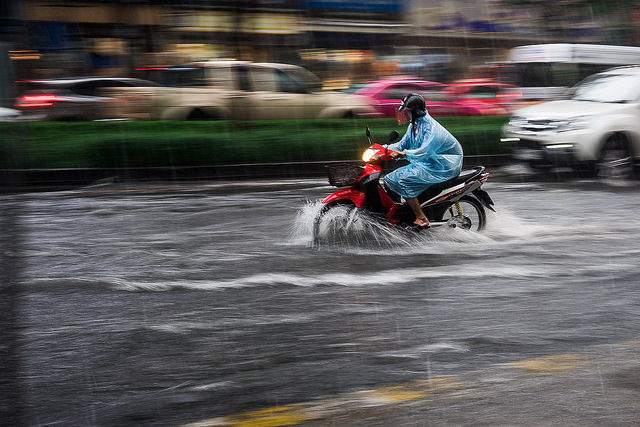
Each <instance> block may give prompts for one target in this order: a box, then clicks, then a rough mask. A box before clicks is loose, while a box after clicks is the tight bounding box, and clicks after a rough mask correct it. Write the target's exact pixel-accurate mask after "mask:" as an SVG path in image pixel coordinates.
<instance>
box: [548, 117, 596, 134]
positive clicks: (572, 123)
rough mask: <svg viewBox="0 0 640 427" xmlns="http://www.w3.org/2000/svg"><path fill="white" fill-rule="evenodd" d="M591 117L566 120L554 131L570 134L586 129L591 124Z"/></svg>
mask: <svg viewBox="0 0 640 427" xmlns="http://www.w3.org/2000/svg"><path fill="white" fill-rule="evenodd" d="M591 119H592V116H578V117H573V118H571V119H568V120H567V121H565V122H564V123H562V124H561V125H560V126H558V128H557V129H556V131H557V132H570V131H576V130H582V129H587V128H588V127H589V125H590V124H591Z"/></svg>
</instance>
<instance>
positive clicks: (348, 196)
mask: <svg viewBox="0 0 640 427" xmlns="http://www.w3.org/2000/svg"><path fill="white" fill-rule="evenodd" d="M365 198H366V197H365V194H364V193H363V192H362V191H358V190H356V189H355V188H345V189H343V190H340V191H336V192H335V193H333V194H332V195H330V196H329V197H327V198H326V199H324V200H323V201H322V203H329V202H334V201H336V200H351V201H352V202H353V204H354V205H356V207H357V208H358V209H362V208H363V207H364V205H365Z"/></svg>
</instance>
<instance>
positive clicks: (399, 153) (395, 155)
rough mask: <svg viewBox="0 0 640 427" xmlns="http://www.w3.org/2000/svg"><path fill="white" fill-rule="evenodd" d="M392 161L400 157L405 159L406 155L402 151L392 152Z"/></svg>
mask: <svg viewBox="0 0 640 427" xmlns="http://www.w3.org/2000/svg"><path fill="white" fill-rule="evenodd" d="M390 156H391V158H392V159H397V158H398V157H404V153H403V152H402V151H393V150H391V154H390Z"/></svg>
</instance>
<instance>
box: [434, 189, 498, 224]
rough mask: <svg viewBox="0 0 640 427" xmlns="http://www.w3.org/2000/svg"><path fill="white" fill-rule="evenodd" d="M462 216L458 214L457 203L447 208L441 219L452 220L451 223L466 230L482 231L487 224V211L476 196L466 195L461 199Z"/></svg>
mask: <svg viewBox="0 0 640 427" xmlns="http://www.w3.org/2000/svg"><path fill="white" fill-rule="evenodd" d="M458 202H459V203H460V209H461V210H462V215H463V216H462V217H460V215H459V214H458V210H457V209H456V206H455V205H451V206H450V207H449V208H448V209H445V210H444V212H443V213H442V216H441V217H440V218H439V219H438V220H439V221H451V225H452V226H453V225H454V224H455V226H456V227H460V228H463V229H465V230H472V231H481V230H483V229H484V227H485V226H486V224H487V213H486V212H485V210H484V206H482V203H480V201H479V200H478V199H476V198H475V197H471V196H464V197H463V198H461V199H460V200H459V201H458Z"/></svg>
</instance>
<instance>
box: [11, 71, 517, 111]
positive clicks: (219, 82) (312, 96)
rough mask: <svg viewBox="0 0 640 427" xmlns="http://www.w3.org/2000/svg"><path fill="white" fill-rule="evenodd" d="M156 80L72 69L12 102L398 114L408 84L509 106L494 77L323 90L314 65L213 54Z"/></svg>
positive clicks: (432, 98) (428, 93)
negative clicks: (85, 73)
mask: <svg viewBox="0 0 640 427" xmlns="http://www.w3.org/2000/svg"><path fill="white" fill-rule="evenodd" d="M153 75H154V80H155V81H151V80H143V79H135V78H118V77H97V76H92V77H68V78H55V79H40V80H29V81H23V82H18V85H19V88H20V95H19V97H18V98H17V99H16V100H15V103H14V107H15V108H16V109H17V110H19V111H20V112H22V118H23V119H26V120H49V121H50V120H100V119H129V120H215V119H241V120H265V119H312V118H362V117H394V115H395V112H394V111H395V108H396V107H397V105H398V103H399V101H400V100H401V99H402V98H403V97H404V96H405V95H406V94H407V93H409V92H418V93H421V94H423V95H424V96H425V98H426V99H427V102H428V107H429V111H430V113H431V114H432V115H434V116H471V115H505V114H508V109H507V108H506V103H505V102H503V101H504V99H503V98H500V95H499V93H500V90H501V87H500V85H499V84H497V83H495V82H491V81H461V82H458V83H456V84H454V85H445V84H442V83H437V82H429V81H424V80H419V79H415V78H410V77H400V78H392V79H384V80H380V81H376V82H368V83H366V84H363V85H361V86H362V87H360V88H359V89H358V90H356V91H352V93H344V92H338V91H323V90H321V82H320V80H319V79H318V78H317V77H316V76H315V75H313V74H312V73H311V72H309V71H308V70H306V69H304V68H301V67H297V66H294V65H289V64H276V63H252V62H246V61H207V62H196V63H191V64H186V65H181V66H174V67H166V68H156V69H154V73H153Z"/></svg>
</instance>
